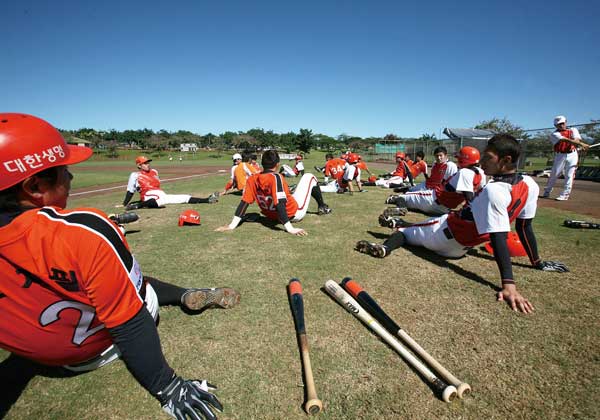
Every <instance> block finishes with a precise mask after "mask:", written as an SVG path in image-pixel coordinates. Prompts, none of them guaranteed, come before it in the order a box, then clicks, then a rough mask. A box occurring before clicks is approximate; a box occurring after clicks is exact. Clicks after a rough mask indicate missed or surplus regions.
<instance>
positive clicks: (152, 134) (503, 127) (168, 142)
mask: <svg viewBox="0 0 600 420" xmlns="http://www.w3.org/2000/svg"><path fill="white" fill-rule="evenodd" d="M474 128H480V129H489V130H493V131H495V132H498V133H508V134H511V135H513V136H515V137H517V138H520V139H524V140H526V141H527V150H528V153H529V152H531V151H534V152H535V151H537V150H538V149H539V151H540V153H542V152H547V151H548V135H549V134H550V132H551V130H549V131H547V132H546V131H538V132H536V133H530V132H528V131H527V130H525V129H523V128H522V127H521V126H519V125H517V124H514V123H512V122H511V121H509V120H508V119H507V118H492V119H490V120H486V121H482V122H480V123H479V124H478V125H476V126H475V127H474ZM60 131H61V132H62V133H63V135H64V136H65V138H67V140H70V139H73V138H81V139H84V140H87V141H89V142H90V143H91V144H92V146H93V147H94V148H97V149H106V150H115V149H116V148H118V147H136V148H137V147H139V148H141V149H150V150H157V151H165V150H173V149H179V147H180V145H181V144H184V143H195V144H196V145H197V146H198V147H200V148H209V149H215V150H227V149H231V148H235V149H247V150H252V149H264V148H277V149H279V150H284V151H286V152H292V151H302V152H305V153H308V152H310V150H311V149H319V150H327V151H336V150H343V149H351V150H367V149H369V148H370V147H372V146H374V145H375V144H376V143H381V142H389V141H399V142H405V143H411V142H429V143H431V142H436V141H440V139H438V138H437V137H436V136H435V134H423V135H421V136H420V137H418V138H414V137H401V136H399V135H396V134H387V135H385V136H383V137H364V138H363V137H358V136H351V135H348V134H344V133H342V134H340V135H338V136H337V137H331V136H328V135H326V134H321V133H313V131H312V130H310V129H307V128H301V129H300V130H299V131H298V132H294V131H290V132H287V133H275V132H273V131H272V130H264V129H262V128H253V129H250V130H248V131H237V132H233V131H226V132H224V133H221V134H213V133H208V134H204V135H200V134H196V133H192V132H191V131H186V130H178V131H167V130H158V131H154V130H150V129H147V128H144V129H140V130H123V131H118V130H114V129H112V130H108V131H99V130H95V129H93V128H80V129H78V130H60ZM580 131H581V133H582V134H584V136H586V137H587V138H588V141H590V140H589V139H592V140H593V141H591V142H592V143H593V142H600V120H592V121H591V122H590V123H589V124H587V125H586V126H585V127H582V128H581V129H580Z"/></svg>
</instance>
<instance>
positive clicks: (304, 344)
mask: <svg viewBox="0 0 600 420" xmlns="http://www.w3.org/2000/svg"><path fill="white" fill-rule="evenodd" d="M288 293H289V295H290V304H291V307H292V315H293V316H294V325H295V326H296V335H297V336H298V342H299V343H300V353H301V355H302V366H304V376H305V379H306V404H304V409H305V410H306V412H307V413H308V414H312V415H314V414H318V413H319V412H320V411H321V410H322V409H323V403H322V402H321V400H320V399H319V398H318V397H317V391H316V389H315V381H314V379H313V373H312V367H311V364H310V357H309V355H308V340H307V339H306V329H305V327H304V300H303V299H302V285H301V284H300V280H298V279H291V280H290V284H289V285H288Z"/></svg>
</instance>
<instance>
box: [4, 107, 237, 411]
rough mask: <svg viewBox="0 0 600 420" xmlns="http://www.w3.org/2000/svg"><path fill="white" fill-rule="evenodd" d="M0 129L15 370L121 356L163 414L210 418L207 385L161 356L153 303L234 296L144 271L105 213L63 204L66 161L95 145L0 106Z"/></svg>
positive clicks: (84, 365) (231, 301)
mask: <svg viewBox="0 0 600 420" xmlns="http://www.w3.org/2000/svg"><path fill="white" fill-rule="evenodd" d="M0 139H2V141H0V155H1V156H2V160H3V161H4V164H3V165H0V273H2V281H0V307H1V308H2V309H1V312H2V316H0V348H2V349H5V350H6V351H8V352H10V353H11V355H10V356H9V357H8V359H6V360H7V361H8V362H10V363H14V364H16V365H18V366H22V365H26V366H28V367H30V368H31V369H26V370H23V371H20V372H19V374H20V375H23V376H22V377H21V378H18V380H19V381H21V380H25V383H26V380H27V379H28V378H29V379H30V377H31V376H33V375H35V372H43V371H44V370H46V368H44V367H43V366H53V367H55V369H56V373H58V374H64V375H67V373H66V372H67V371H71V372H72V371H75V372H85V371H90V370H94V369H97V368H99V367H101V366H103V365H105V364H107V363H110V362H111V361H113V360H116V359H117V358H121V359H122V360H123V362H125V365H126V366H127V369H128V370H129V372H131V374H132V375H133V376H134V377H135V379H136V380H137V382H138V383H139V384H140V385H141V386H142V387H143V388H144V389H146V391H148V392H149V393H150V394H151V395H152V396H153V397H154V398H156V399H157V400H158V401H159V403H160V404H161V405H162V407H163V409H164V411H165V412H167V413H168V414H169V415H170V416H172V417H174V418H177V419H184V418H188V416H189V417H190V418H200V417H201V416H204V417H206V418H210V419H215V418H216V416H215V415H214V411H215V410H221V409H222V406H221V403H220V402H219V401H218V399H217V398H216V396H215V395H213V394H212V392H211V385H209V384H208V383H207V382H206V381H192V380H185V379H183V378H182V377H180V376H178V375H177V374H176V373H175V372H174V371H173V369H172V368H171V367H170V366H169V365H168V363H167V361H166V360H165V357H164V355H163V352H162V350H161V345H160V339H159V336H158V331H157V328H156V321H157V317H158V307H159V306H162V305H177V306H181V307H182V308H185V309H191V310H201V309H205V308H208V307H215V306H218V307H222V308H230V307H232V306H233V305H235V304H237V303H238V302H239V300H240V297H239V294H238V293H237V292H236V291H235V290H233V289H229V288H220V289H185V288H182V287H178V286H175V285H171V284H168V283H164V282H161V281H159V280H157V279H154V278H151V277H147V276H144V275H143V274H142V271H141V269H140V266H139V264H138V263H137V261H136V259H135V257H134V256H133V255H132V254H131V251H130V249H129V245H128V244H127V241H126V239H125V237H124V236H123V234H122V233H121V231H120V230H119V229H118V228H117V226H116V224H115V223H113V222H112V221H111V220H110V219H109V218H108V217H106V215H105V214H104V213H102V212H101V211H99V210H96V209H93V208H74V209H68V210H66V209H65V207H66V206H67V199H68V196H69V190H70V188H71V180H72V179H73V175H71V173H70V172H69V170H68V168H67V165H70V164H75V163H78V162H81V161H84V160H86V159H88V158H89V157H90V156H91V155H92V150H91V149H89V148H85V147H78V146H72V145H67V144H66V142H65V140H64V138H63V137H62V135H61V134H60V133H59V132H58V130H56V129H55V128H54V127H52V126H51V125H50V124H48V123H47V122H46V121H44V120H42V119H40V118H37V117H34V116H32V115H25V114H12V113H11V114H0ZM52 151H54V152H56V154H53V155H50V154H49V152H52ZM24 156H39V157H40V158H39V160H38V161H34V160H29V159H26V158H24ZM82 244H84V245H82ZM194 328H196V327H194ZM189 356H190V357H192V358H193V359H194V360H196V359H198V354H197V353H196V352H193V353H190V355H189ZM63 369H66V370H63ZM2 382H3V383H2V384H1V385H0V390H2V400H1V403H0V413H1V412H2V411H3V409H4V408H5V407H6V405H7V404H9V405H10V404H11V403H14V402H15V401H16V398H18V395H13V394H11V393H10V390H11V385H12V383H11V381H9V380H8V379H7V378H2ZM7 390H8V391H7ZM73 398H74V399H77V398H81V395H74V396H73ZM15 414H16V413H15ZM0 417H2V415H1V414H0ZM15 417H19V416H18V415H15Z"/></svg>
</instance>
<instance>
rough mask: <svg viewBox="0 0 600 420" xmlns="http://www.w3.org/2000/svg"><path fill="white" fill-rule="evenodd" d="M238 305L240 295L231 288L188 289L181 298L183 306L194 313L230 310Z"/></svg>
mask: <svg viewBox="0 0 600 420" xmlns="http://www.w3.org/2000/svg"><path fill="white" fill-rule="evenodd" d="M238 303H240V294H239V292H238V291H237V290H235V289H232V288H230V287H218V288H212V289H188V290H187V291H186V292H185V293H184V294H183V296H181V304H182V305H183V306H184V307H186V308H187V309H189V310H192V311H200V310H202V309H208V308H223V309H229V308H233V307H234V306H235V305H237V304H238Z"/></svg>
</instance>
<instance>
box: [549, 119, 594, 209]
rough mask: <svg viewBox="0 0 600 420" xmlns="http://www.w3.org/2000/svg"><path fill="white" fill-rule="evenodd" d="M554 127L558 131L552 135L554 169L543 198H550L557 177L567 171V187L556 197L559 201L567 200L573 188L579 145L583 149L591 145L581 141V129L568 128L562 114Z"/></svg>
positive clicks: (555, 121) (555, 120)
mask: <svg viewBox="0 0 600 420" xmlns="http://www.w3.org/2000/svg"><path fill="white" fill-rule="evenodd" d="M554 127H556V131H554V133H552V134H551V135H550V141H551V142H552V147H553V148H554V163H553V164H552V171H551V172H550V178H549V179H548V183H547V184H546V188H544V195H543V196H542V197H543V198H549V197H550V193H551V192H552V188H554V184H555V183H556V179H557V178H558V176H559V175H560V173H561V172H563V170H564V173H565V187H564V189H563V192H562V193H561V194H560V195H559V196H558V197H556V200H558V201H566V200H568V199H569V195H571V189H572V188H573V179H575V171H576V170H577V160H578V157H579V156H578V154H577V146H579V147H581V148H582V149H583V150H587V149H589V147H590V146H589V145H588V144H587V143H585V142H583V141H581V135H580V134H579V130H577V129H576V128H575V127H573V128H567V119H566V117H564V116H562V115H558V116H556V117H555V118H554Z"/></svg>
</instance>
